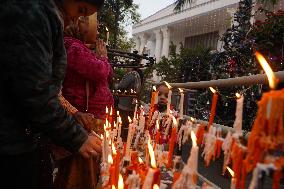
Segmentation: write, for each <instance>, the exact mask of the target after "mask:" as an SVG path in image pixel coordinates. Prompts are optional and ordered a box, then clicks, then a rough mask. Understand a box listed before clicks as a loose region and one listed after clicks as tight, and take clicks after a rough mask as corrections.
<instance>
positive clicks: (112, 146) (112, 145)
mask: <svg viewBox="0 0 284 189" xmlns="http://www.w3.org/2000/svg"><path fill="white" fill-rule="evenodd" d="M111 149H112V153H113V154H114V155H116V149H115V146H114V144H113V143H112V144H111Z"/></svg>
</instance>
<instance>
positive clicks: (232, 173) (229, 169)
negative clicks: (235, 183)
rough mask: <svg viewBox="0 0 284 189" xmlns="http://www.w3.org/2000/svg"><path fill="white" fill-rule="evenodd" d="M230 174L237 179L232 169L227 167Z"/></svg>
mask: <svg viewBox="0 0 284 189" xmlns="http://www.w3.org/2000/svg"><path fill="white" fill-rule="evenodd" d="M227 169H228V171H229V173H230V174H231V176H232V177H235V172H234V171H233V170H232V169H231V168H230V167H227Z"/></svg>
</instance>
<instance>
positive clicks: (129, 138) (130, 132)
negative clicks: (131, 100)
mask: <svg viewBox="0 0 284 189" xmlns="http://www.w3.org/2000/svg"><path fill="white" fill-rule="evenodd" d="M128 120H129V123H130V124H129V127H128V135H127V141H126V154H125V155H126V159H127V160H130V146H131V142H132V137H133V135H134V132H135V125H134V123H132V120H131V118H130V117H129V116H128Z"/></svg>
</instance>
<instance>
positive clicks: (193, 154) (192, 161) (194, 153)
mask: <svg viewBox="0 0 284 189" xmlns="http://www.w3.org/2000/svg"><path fill="white" fill-rule="evenodd" d="M191 140H192V147H191V151H190V157H189V158H188V160H187V166H189V167H190V168H191V171H192V177H193V178H192V181H193V183H195V184H196V182H197V168H198V151H199V148H198V146H197V138H196V136H195V134H194V131H191Z"/></svg>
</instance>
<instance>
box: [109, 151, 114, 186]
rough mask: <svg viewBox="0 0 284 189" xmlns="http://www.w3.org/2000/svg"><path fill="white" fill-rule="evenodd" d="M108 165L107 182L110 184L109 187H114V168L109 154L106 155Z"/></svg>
mask: <svg viewBox="0 0 284 189" xmlns="http://www.w3.org/2000/svg"><path fill="white" fill-rule="evenodd" d="M108 163H109V165H110V167H109V175H110V177H109V182H110V185H111V186H112V185H114V186H115V166H114V164H113V159H112V156H111V155H110V154H109V155H108Z"/></svg>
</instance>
